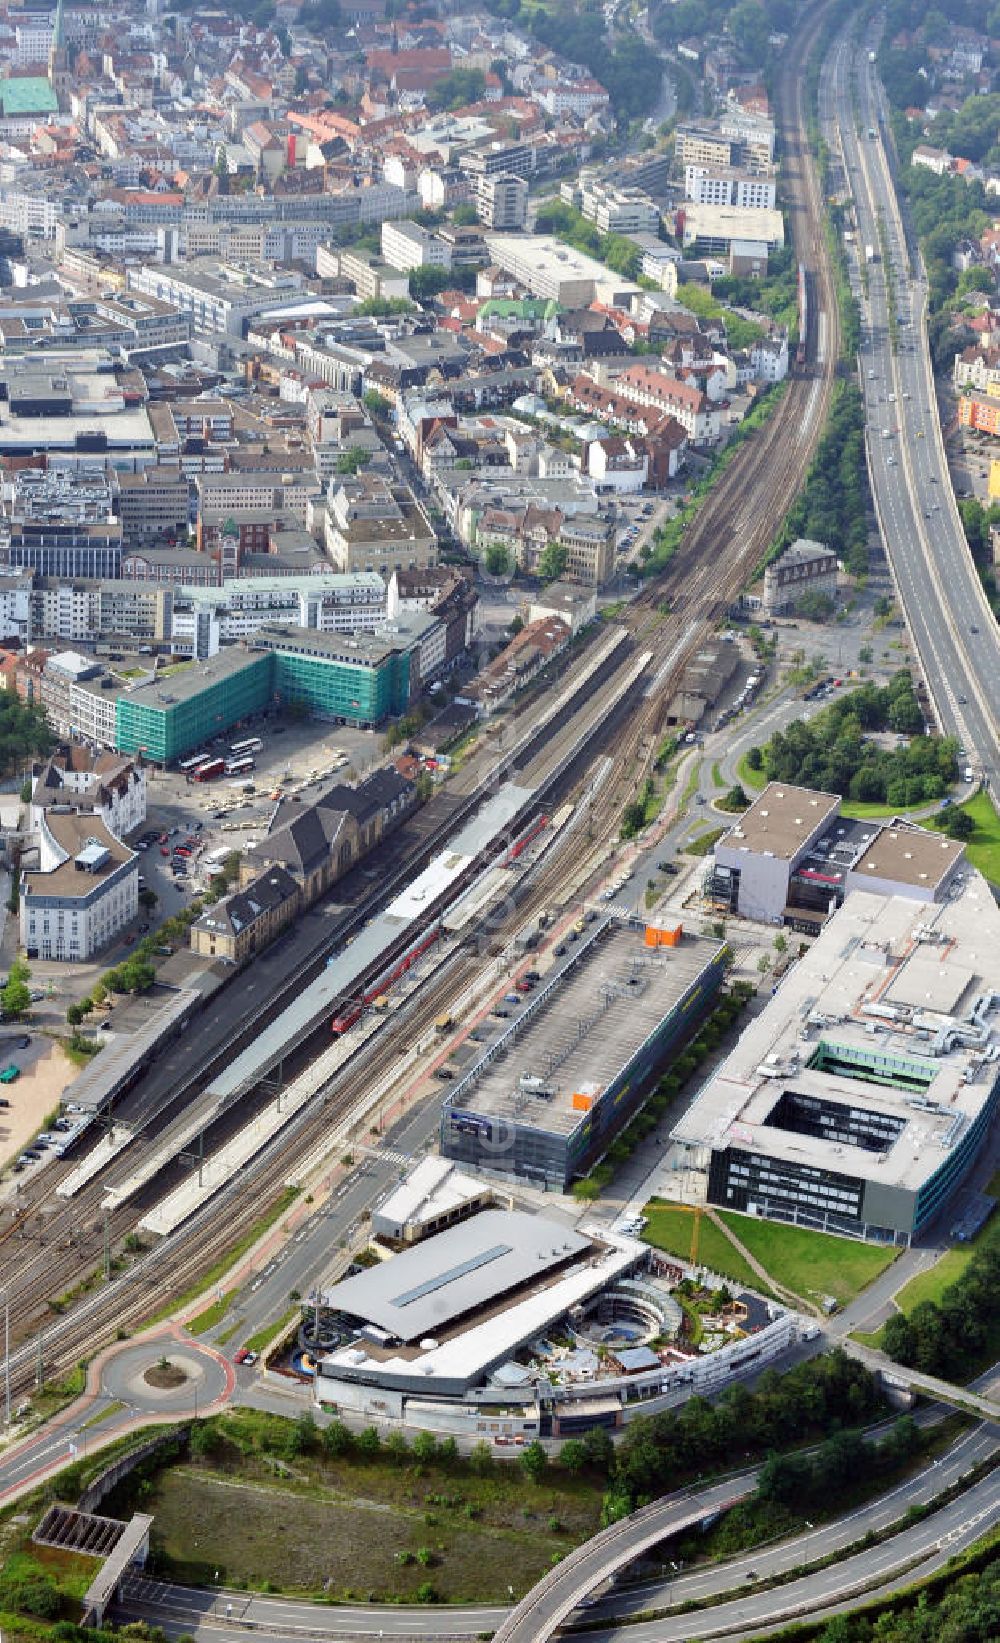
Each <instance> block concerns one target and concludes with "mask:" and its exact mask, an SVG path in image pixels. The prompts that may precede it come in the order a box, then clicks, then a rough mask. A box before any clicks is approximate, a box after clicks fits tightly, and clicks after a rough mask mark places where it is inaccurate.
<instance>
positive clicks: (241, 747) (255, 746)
mask: <svg viewBox="0 0 1000 1643" xmlns="http://www.w3.org/2000/svg"><path fill="white" fill-rule="evenodd" d="M263 751H264V743H263V742H262V741H261V739H260V737H259V736H251V737H250V740H249V741H246V742H234V743H233V745H232V747H231V748H230V749H229V757H230V758H231V759H239V758H242V757H243V756H244V755H245V754H247V753H263Z"/></svg>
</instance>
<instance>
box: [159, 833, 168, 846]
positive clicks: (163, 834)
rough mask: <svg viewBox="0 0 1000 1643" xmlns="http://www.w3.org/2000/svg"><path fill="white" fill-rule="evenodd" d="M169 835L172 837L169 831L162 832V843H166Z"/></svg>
mask: <svg viewBox="0 0 1000 1643" xmlns="http://www.w3.org/2000/svg"><path fill="white" fill-rule="evenodd" d="M169 837H170V834H169V833H161V834H160V843H161V844H166V842H167V840H168V838H169Z"/></svg>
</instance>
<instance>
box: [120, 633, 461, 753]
mask: <svg viewBox="0 0 1000 1643" xmlns="http://www.w3.org/2000/svg"><path fill="white" fill-rule="evenodd" d="M431 620H432V619H430V618H427V617H424V616H422V615H418V616H416V617H414V618H412V619H410V621H409V622H408V623H406V624H400V625H399V628H398V630H394V631H393V632H392V633H388V634H385V635H381V634H373V633H362V634H339V633H318V632H315V631H313V630H312V629H295V628H264V629H262V630H261V632H260V633H259V634H256V635H255V636H254V638H253V639H252V640H251V642H250V648H248V649H243V648H242V647H241V648H240V649H235V648H234V649H232V650H228V649H227V650H221V651H219V653H218V655H216V656H212V657H209V658H208V660H207V661H200V662H195V663H194V664H193V665H192V666H190V667H187V668H182V669H181V670H179V671H178V672H176V673H171V674H168V675H167V676H165V677H164V676H161V677H159V678H157V679H156V680H154V681H151V682H149V683H145V684H141V685H137V686H136V687H135V688H134V689H132V690H128V691H125V692H124V693H123V694H122V695H121V696H120V697H119V699H118V701H117V703H116V706H115V745H116V747H117V750H118V752H119V753H142V754H143V756H144V757H145V758H147V759H149V760H150V761H151V762H152V763H154V764H163V765H166V764H171V763H173V762H175V761H176V760H177V759H183V758H184V756H185V754H187V753H190V752H191V751H192V750H193V749H194V748H199V747H203V746H204V745H205V743H206V742H209V741H211V739H212V738H213V737H214V736H221V735H224V734H225V733H226V732H227V731H228V730H231V729H232V727H233V726H234V725H238V724H239V723H240V722H241V720H243V719H245V718H247V717H248V716H249V715H250V714H252V713H259V712H260V711H261V709H263V708H266V707H269V706H270V705H272V704H274V705H277V706H278V707H287V706H289V705H291V704H293V703H294V704H295V705H296V706H297V707H300V708H302V709H304V710H305V711H306V712H307V713H309V714H311V715H312V716H313V717H314V718H317V719H327V720H334V721H343V722H346V723H348V724H356V725H365V726H367V725H378V724H382V723H383V722H384V721H385V720H386V719H388V718H392V717H394V716H396V715H398V714H401V713H405V712H406V710H407V708H408V707H409V705H410V702H411V700H412V699H413V697H414V696H415V695H416V694H417V693H418V691H419V679H420V668H419V643H420V637H421V633H422V632H423V630H424V629H425V628H426V627H427V626H429V625H431Z"/></svg>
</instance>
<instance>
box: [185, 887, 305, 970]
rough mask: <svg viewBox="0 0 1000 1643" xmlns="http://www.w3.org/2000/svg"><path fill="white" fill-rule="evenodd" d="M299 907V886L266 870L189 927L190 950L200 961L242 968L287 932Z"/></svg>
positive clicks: (208, 910) (300, 898)
mask: <svg viewBox="0 0 1000 1643" xmlns="http://www.w3.org/2000/svg"><path fill="white" fill-rule="evenodd" d="M301 907H302V892H301V889H300V888H299V885H298V884H297V883H296V882H295V880H294V879H293V878H292V876H291V874H290V873H286V872H285V870H284V868H283V867H269V868H268V869H267V871H266V872H264V873H261V874H260V875H259V877H257V878H256V879H254V880H253V882H252V883H251V884H249V885H248V886H247V888H246V889H245V890H237V891H236V892H235V893H234V894H233V895H231V896H225V897H224V898H223V899H222V900H221V901H217V902H216V903H215V905H214V906H212V907H209V908H207V909H206V910H205V912H204V913H202V915H201V917H200V918H199V919H198V920H197V922H196V923H194V924H192V926H191V949H192V951H193V952H195V953H200V954H201V956H202V957H203V958H209V959H224V960H225V961H226V963H228V964H243V963H245V962H246V960H247V959H249V958H252V957H253V955H254V953H258V952H260V951H261V950H262V949H263V948H264V947H266V946H267V945H268V943H269V942H272V941H274V940H275V938H276V937H277V936H279V935H280V934H281V932H282V930H284V929H287V927H288V925H289V924H291V923H292V921H293V919H295V918H296V917H297V915H298V913H299V911H300V909H301Z"/></svg>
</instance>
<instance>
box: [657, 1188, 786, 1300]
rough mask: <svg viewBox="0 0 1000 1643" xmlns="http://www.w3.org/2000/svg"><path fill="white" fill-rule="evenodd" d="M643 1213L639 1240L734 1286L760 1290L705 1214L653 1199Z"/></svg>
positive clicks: (748, 1271)
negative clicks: (731, 1282)
mask: <svg viewBox="0 0 1000 1643" xmlns="http://www.w3.org/2000/svg"><path fill="white" fill-rule="evenodd" d="M643 1214H644V1215H645V1216H646V1226H645V1228H644V1229H643V1234H642V1236H643V1240H644V1242H645V1243H647V1244H652V1245H653V1248H654V1249H662V1250H665V1251H666V1253H667V1254H668V1255H676V1256H678V1257H679V1258H680V1259H681V1260H683V1261H689V1262H691V1263H692V1264H697V1265H701V1266H705V1267H707V1268H708V1270H709V1271H710V1272H717V1273H718V1274H719V1277H720V1278H731V1279H732V1281H733V1282H734V1283H737V1284H745V1285H747V1287H748V1288H751V1289H760V1279H759V1278H758V1277H757V1275H756V1273H755V1272H754V1271H753V1269H752V1267H750V1266H748V1264H747V1262H746V1261H745V1260H744V1258H743V1256H742V1255H741V1254H740V1252H739V1250H738V1249H734V1248H733V1246H732V1244H731V1243H730V1242H729V1239H728V1238H727V1237H725V1235H724V1234H723V1233H721V1232H720V1231H719V1229H718V1227H717V1226H714V1225H713V1224H712V1222H711V1221H710V1220H709V1219H708V1217H707V1216H706V1215H699V1214H698V1212H697V1210H693V1209H688V1208H686V1206H685V1205H683V1204H663V1203H657V1201H656V1200H655V1199H653V1200H651V1201H650V1202H649V1203H648V1204H647V1205H646V1207H645V1209H644V1210H643ZM696 1227H697V1240H696V1239H695V1230H696Z"/></svg>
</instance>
